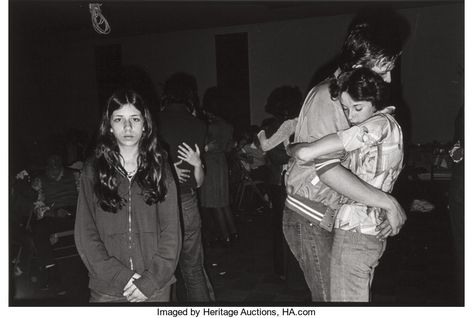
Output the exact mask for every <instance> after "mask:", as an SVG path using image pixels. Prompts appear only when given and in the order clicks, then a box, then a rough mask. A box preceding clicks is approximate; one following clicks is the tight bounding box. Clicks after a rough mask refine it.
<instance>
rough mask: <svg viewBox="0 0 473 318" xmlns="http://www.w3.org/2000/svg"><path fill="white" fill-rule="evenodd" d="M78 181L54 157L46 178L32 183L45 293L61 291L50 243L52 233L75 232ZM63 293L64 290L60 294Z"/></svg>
mask: <svg viewBox="0 0 473 318" xmlns="http://www.w3.org/2000/svg"><path fill="white" fill-rule="evenodd" d="M77 184H78V183H77V180H76V177H75V176H74V173H73V171H72V170H70V169H67V168H65V167H64V165H63V161H62V158H61V157H60V156H58V155H51V156H50V157H49V158H48V159H47V163H46V169H45V172H44V174H43V175H40V176H39V177H37V178H36V179H35V180H33V184H32V186H33V188H34V189H35V190H36V191H38V201H37V202H36V203H35V209H34V212H35V216H36V217H35V218H34V219H33V222H32V233H33V238H34V244H35V247H36V251H37V252H38V256H39V259H40V269H41V272H40V273H42V274H43V275H41V276H42V277H40V280H41V281H42V287H41V288H42V289H62V288H63V287H62V286H61V285H62V283H61V276H60V273H59V271H58V269H57V264H56V262H55V261H54V257H53V248H52V245H53V244H54V243H55V242H54V241H51V240H50V237H51V235H52V234H53V233H57V232H62V231H66V230H72V229H73V228H74V215H75V211H76V204H77ZM57 292H58V293H61V292H62V290H57Z"/></svg>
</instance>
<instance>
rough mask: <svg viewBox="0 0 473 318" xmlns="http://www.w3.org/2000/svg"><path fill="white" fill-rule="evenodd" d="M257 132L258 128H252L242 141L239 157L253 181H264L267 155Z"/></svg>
mask: <svg viewBox="0 0 473 318" xmlns="http://www.w3.org/2000/svg"><path fill="white" fill-rule="evenodd" d="M257 130H258V128H257V127H256V126H251V127H250V129H249V131H248V132H247V133H246V134H245V136H244V138H243V139H242V141H240V150H239V151H238V157H239V158H240V160H241V163H242V164H243V166H244V167H245V169H246V170H247V171H248V172H250V175H251V177H252V178H253V179H256V180H263V181H264V179H265V177H266V172H265V171H266V166H265V165H266V154H265V152H264V151H262V150H261V149H260V146H259V141H258V138H257V137H256V131H257Z"/></svg>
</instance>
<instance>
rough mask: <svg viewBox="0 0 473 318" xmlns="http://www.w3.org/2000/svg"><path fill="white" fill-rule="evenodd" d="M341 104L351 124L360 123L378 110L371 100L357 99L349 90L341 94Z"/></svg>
mask: <svg viewBox="0 0 473 318" xmlns="http://www.w3.org/2000/svg"><path fill="white" fill-rule="evenodd" d="M340 104H341V105H342V108H343V111H344V112H345V116H346V117H347V119H348V122H349V123H350V125H358V124H360V123H362V122H364V121H365V120H367V119H368V118H370V117H371V116H373V114H374V113H375V112H376V108H375V107H374V106H373V104H372V103H371V102H370V101H355V100H353V99H352V98H351V96H350V94H348V93H347V92H343V93H342V94H341V95H340Z"/></svg>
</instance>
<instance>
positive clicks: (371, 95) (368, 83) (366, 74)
mask: <svg viewBox="0 0 473 318" xmlns="http://www.w3.org/2000/svg"><path fill="white" fill-rule="evenodd" d="M329 90H330V96H331V97H332V99H333V100H337V99H339V98H340V95H341V94H342V93H343V92H347V93H348V94H349V95H350V97H351V98H352V99H353V100H355V101H369V102H371V103H372V104H373V106H374V107H375V108H376V110H381V109H383V108H384V107H386V102H387V100H388V95H389V90H388V84H387V83H386V82H384V81H383V78H382V77H381V76H380V75H378V74H376V73H375V72H373V71H372V70H370V69H368V68H365V67H360V68H356V69H354V70H351V71H348V72H344V73H341V74H340V75H339V76H338V77H337V78H334V79H332V81H331V82H330V86H329Z"/></svg>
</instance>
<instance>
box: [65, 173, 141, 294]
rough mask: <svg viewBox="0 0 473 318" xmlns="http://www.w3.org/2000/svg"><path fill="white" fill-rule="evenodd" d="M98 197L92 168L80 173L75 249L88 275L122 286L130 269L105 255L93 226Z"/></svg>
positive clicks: (105, 252) (95, 227) (130, 271)
mask: <svg viewBox="0 0 473 318" xmlns="http://www.w3.org/2000/svg"><path fill="white" fill-rule="evenodd" d="M96 211H97V199H96V197H95V194H94V179H93V170H92V167H90V166H86V167H85V168H84V172H83V173H82V175H81V180H80V190H79V198H78V202H77V212H76V220H75V226H74V238H75V243H76V247H77V251H78V252H79V255H80V257H81V259H82V261H83V262H84V264H85V266H86V267H87V269H88V271H89V273H90V275H92V276H95V277H98V278H100V279H101V280H103V281H106V282H109V283H110V284H111V285H114V286H116V287H119V288H124V287H125V285H126V283H127V282H128V281H129V279H130V278H131V277H132V276H133V271H132V270H130V269H129V268H128V267H127V266H125V265H124V264H123V263H121V262H120V261H119V260H118V259H116V258H115V257H112V256H110V255H109V254H108V252H107V250H106V248H105V245H104V243H103V241H102V239H101V237H100V233H99V230H98V228H97V225H96V215H95V213H96Z"/></svg>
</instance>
